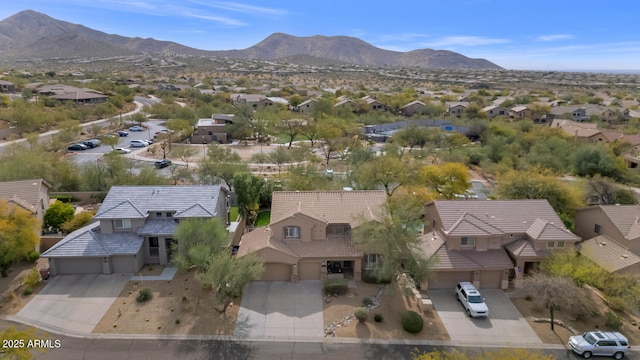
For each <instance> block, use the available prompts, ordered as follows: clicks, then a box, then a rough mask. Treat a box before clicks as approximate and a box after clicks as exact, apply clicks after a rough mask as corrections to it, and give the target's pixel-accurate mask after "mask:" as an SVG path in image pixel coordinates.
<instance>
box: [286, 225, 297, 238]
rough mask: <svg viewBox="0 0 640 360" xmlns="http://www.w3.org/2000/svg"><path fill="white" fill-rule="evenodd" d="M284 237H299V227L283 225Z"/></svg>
mask: <svg viewBox="0 0 640 360" xmlns="http://www.w3.org/2000/svg"><path fill="white" fill-rule="evenodd" d="M284 238H285V239H300V227H299V226H285V227H284Z"/></svg>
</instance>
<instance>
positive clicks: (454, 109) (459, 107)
mask: <svg viewBox="0 0 640 360" xmlns="http://www.w3.org/2000/svg"><path fill="white" fill-rule="evenodd" d="M445 106H446V107H447V113H448V114H450V115H453V116H456V117H461V116H462V114H464V111H465V110H466V109H467V107H468V106H469V103H468V102H446V103H445Z"/></svg>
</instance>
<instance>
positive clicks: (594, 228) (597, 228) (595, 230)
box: [593, 224, 601, 234]
mask: <svg viewBox="0 0 640 360" xmlns="http://www.w3.org/2000/svg"><path fill="white" fill-rule="evenodd" d="M593 231H594V232H595V233H596V234H601V232H600V231H601V229H600V225H598V224H596V225H595V226H594V227H593Z"/></svg>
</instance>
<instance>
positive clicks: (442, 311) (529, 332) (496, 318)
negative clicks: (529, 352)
mask: <svg viewBox="0 0 640 360" xmlns="http://www.w3.org/2000/svg"><path fill="white" fill-rule="evenodd" d="M481 292H482V296H483V297H484V298H485V302H486V304H487V306H488V307H489V317H488V318H470V317H468V316H467V314H466V313H465V311H464V308H463V307H462V305H461V304H460V303H459V302H458V301H456V297H455V293H454V289H450V290H449V289H444V290H429V296H430V297H431V301H432V302H433V306H434V308H435V310H436V311H437V312H438V315H439V316H440V319H441V320H442V323H443V324H444V327H445V328H446V329H447V332H448V333H449V336H450V337H451V340H452V341H460V342H463V343H465V344H478V345H500V344H502V345H504V344H505V343H507V344H510V345H511V346H516V345H531V344H542V341H540V339H539V338H538V336H537V335H536V333H535V332H534V331H533V329H531V327H530V326H529V324H528V323H527V320H526V319H524V318H523V317H522V315H521V314H520V313H519V312H518V309H516V307H515V306H514V305H513V304H512V303H511V300H509V298H508V297H507V296H506V295H505V293H504V292H503V291H502V290H499V289H483V290H481Z"/></svg>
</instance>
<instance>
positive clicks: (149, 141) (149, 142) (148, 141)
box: [142, 139, 153, 145]
mask: <svg viewBox="0 0 640 360" xmlns="http://www.w3.org/2000/svg"><path fill="white" fill-rule="evenodd" d="M142 141H146V142H147V143H148V144H149V145H151V144H153V140H149V139H142Z"/></svg>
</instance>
